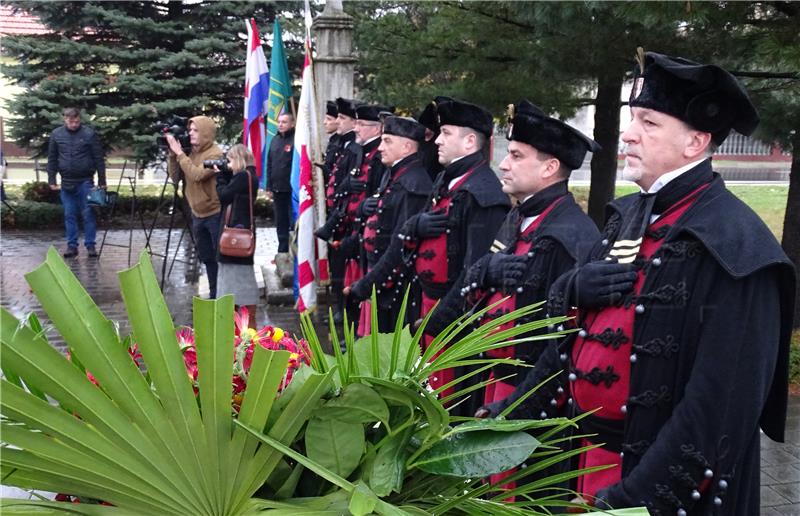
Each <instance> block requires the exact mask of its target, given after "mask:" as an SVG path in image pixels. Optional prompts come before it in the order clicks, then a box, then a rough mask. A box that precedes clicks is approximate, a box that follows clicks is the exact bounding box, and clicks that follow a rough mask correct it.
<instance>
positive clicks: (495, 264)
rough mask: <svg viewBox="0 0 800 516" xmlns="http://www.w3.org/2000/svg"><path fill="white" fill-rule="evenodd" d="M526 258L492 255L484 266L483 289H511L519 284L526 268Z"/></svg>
mask: <svg viewBox="0 0 800 516" xmlns="http://www.w3.org/2000/svg"><path fill="white" fill-rule="evenodd" d="M527 266H528V264H527V258H526V257H525V256H517V255H513V254H502V253H494V254H493V255H491V256H490V257H489V263H488V265H487V266H486V276H485V279H486V280H485V285H483V286H484V287H497V288H512V287H514V286H516V285H517V283H519V280H520V279H521V278H522V275H523V274H525V269H526V268H527Z"/></svg>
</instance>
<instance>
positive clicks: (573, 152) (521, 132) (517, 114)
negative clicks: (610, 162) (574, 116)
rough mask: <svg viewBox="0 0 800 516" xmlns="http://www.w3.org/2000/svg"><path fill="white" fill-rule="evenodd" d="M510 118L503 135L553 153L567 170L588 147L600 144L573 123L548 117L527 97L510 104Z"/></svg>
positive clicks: (578, 163) (577, 164)
mask: <svg viewBox="0 0 800 516" xmlns="http://www.w3.org/2000/svg"><path fill="white" fill-rule="evenodd" d="M509 115H510V120H509V124H508V133H507V135H506V137H507V138H508V139H509V140H515V141H518V142H522V143H527V144H528V145H530V146H532V147H534V148H536V149H537V150H539V151H541V152H544V153H546V154H550V155H552V156H555V157H556V158H558V159H559V161H561V163H562V164H563V165H564V166H565V167H566V168H568V169H570V170H575V169H576V168H580V166H581V164H582V163H583V159H584V158H585V157H586V152H587V151H592V152H597V151H598V150H600V145H598V143H597V142H596V141H594V140H592V139H591V138H589V137H588V136H586V135H585V134H583V133H582V132H580V131H578V130H577V129H575V128H574V127H571V126H569V125H567V124H565V123H564V122H562V121H561V120H557V119H555V118H551V117H549V116H547V115H545V114H544V112H543V111H542V110H541V109H539V108H538V107H536V106H535V105H533V104H532V103H531V102H529V101H527V100H522V101H520V102H518V103H517V105H515V106H509Z"/></svg>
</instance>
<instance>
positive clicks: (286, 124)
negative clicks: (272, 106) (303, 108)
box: [266, 113, 294, 254]
mask: <svg viewBox="0 0 800 516" xmlns="http://www.w3.org/2000/svg"><path fill="white" fill-rule="evenodd" d="M293 156H294V116H292V114H291V113H281V114H280V115H279V116H278V133H277V134H276V135H275V136H273V137H272V141H271V142H270V145H269V154H267V185H266V186H267V191H269V192H270V194H271V195H272V209H273V213H274V214H275V228H276V230H277V232H278V254H280V253H288V252H289V228H290V226H291V223H292V184H291V177H292V157H293Z"/></svg>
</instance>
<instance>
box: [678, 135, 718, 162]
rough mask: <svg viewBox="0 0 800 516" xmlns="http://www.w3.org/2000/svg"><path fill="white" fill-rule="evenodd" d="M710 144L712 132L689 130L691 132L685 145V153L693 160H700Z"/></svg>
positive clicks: (685, 155)
mask: <svg viewBox="0 0 800 516" xmlns="http://www.w3.org/2000/svg"><path fill="white" fill-rule="evenodd" d="M709 145H711V133H706V132H703V131H689V134H687V136H686V146H685V147H684V150H683V155H684V157H685V158H687V159H690V160H691V161H695V160H698V159H700V158H702V157H703V155H704V154H705V152H706V150H707V149H708V146H709Z"/></svg>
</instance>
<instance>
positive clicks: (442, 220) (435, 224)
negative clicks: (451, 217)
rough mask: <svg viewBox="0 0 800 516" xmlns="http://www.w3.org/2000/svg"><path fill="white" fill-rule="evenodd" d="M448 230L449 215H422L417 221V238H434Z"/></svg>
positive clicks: (429, 213) (427, 213) (433, 213)
mask: <svg viewBox="0 0 800 516" xmlns="http://www.w3.org/2000/svg"><path fill="white" fill-rule="evenodd" d="M446 230H447V215H446V214H444V213H441V212H440V213H435V212H426V213H420V214H419V218H418V219H417V231H416V233H417V237H419V238H433V237H436V236H439V235H441V234H442V233H444V232H445V231H446Z"/></svg>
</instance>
